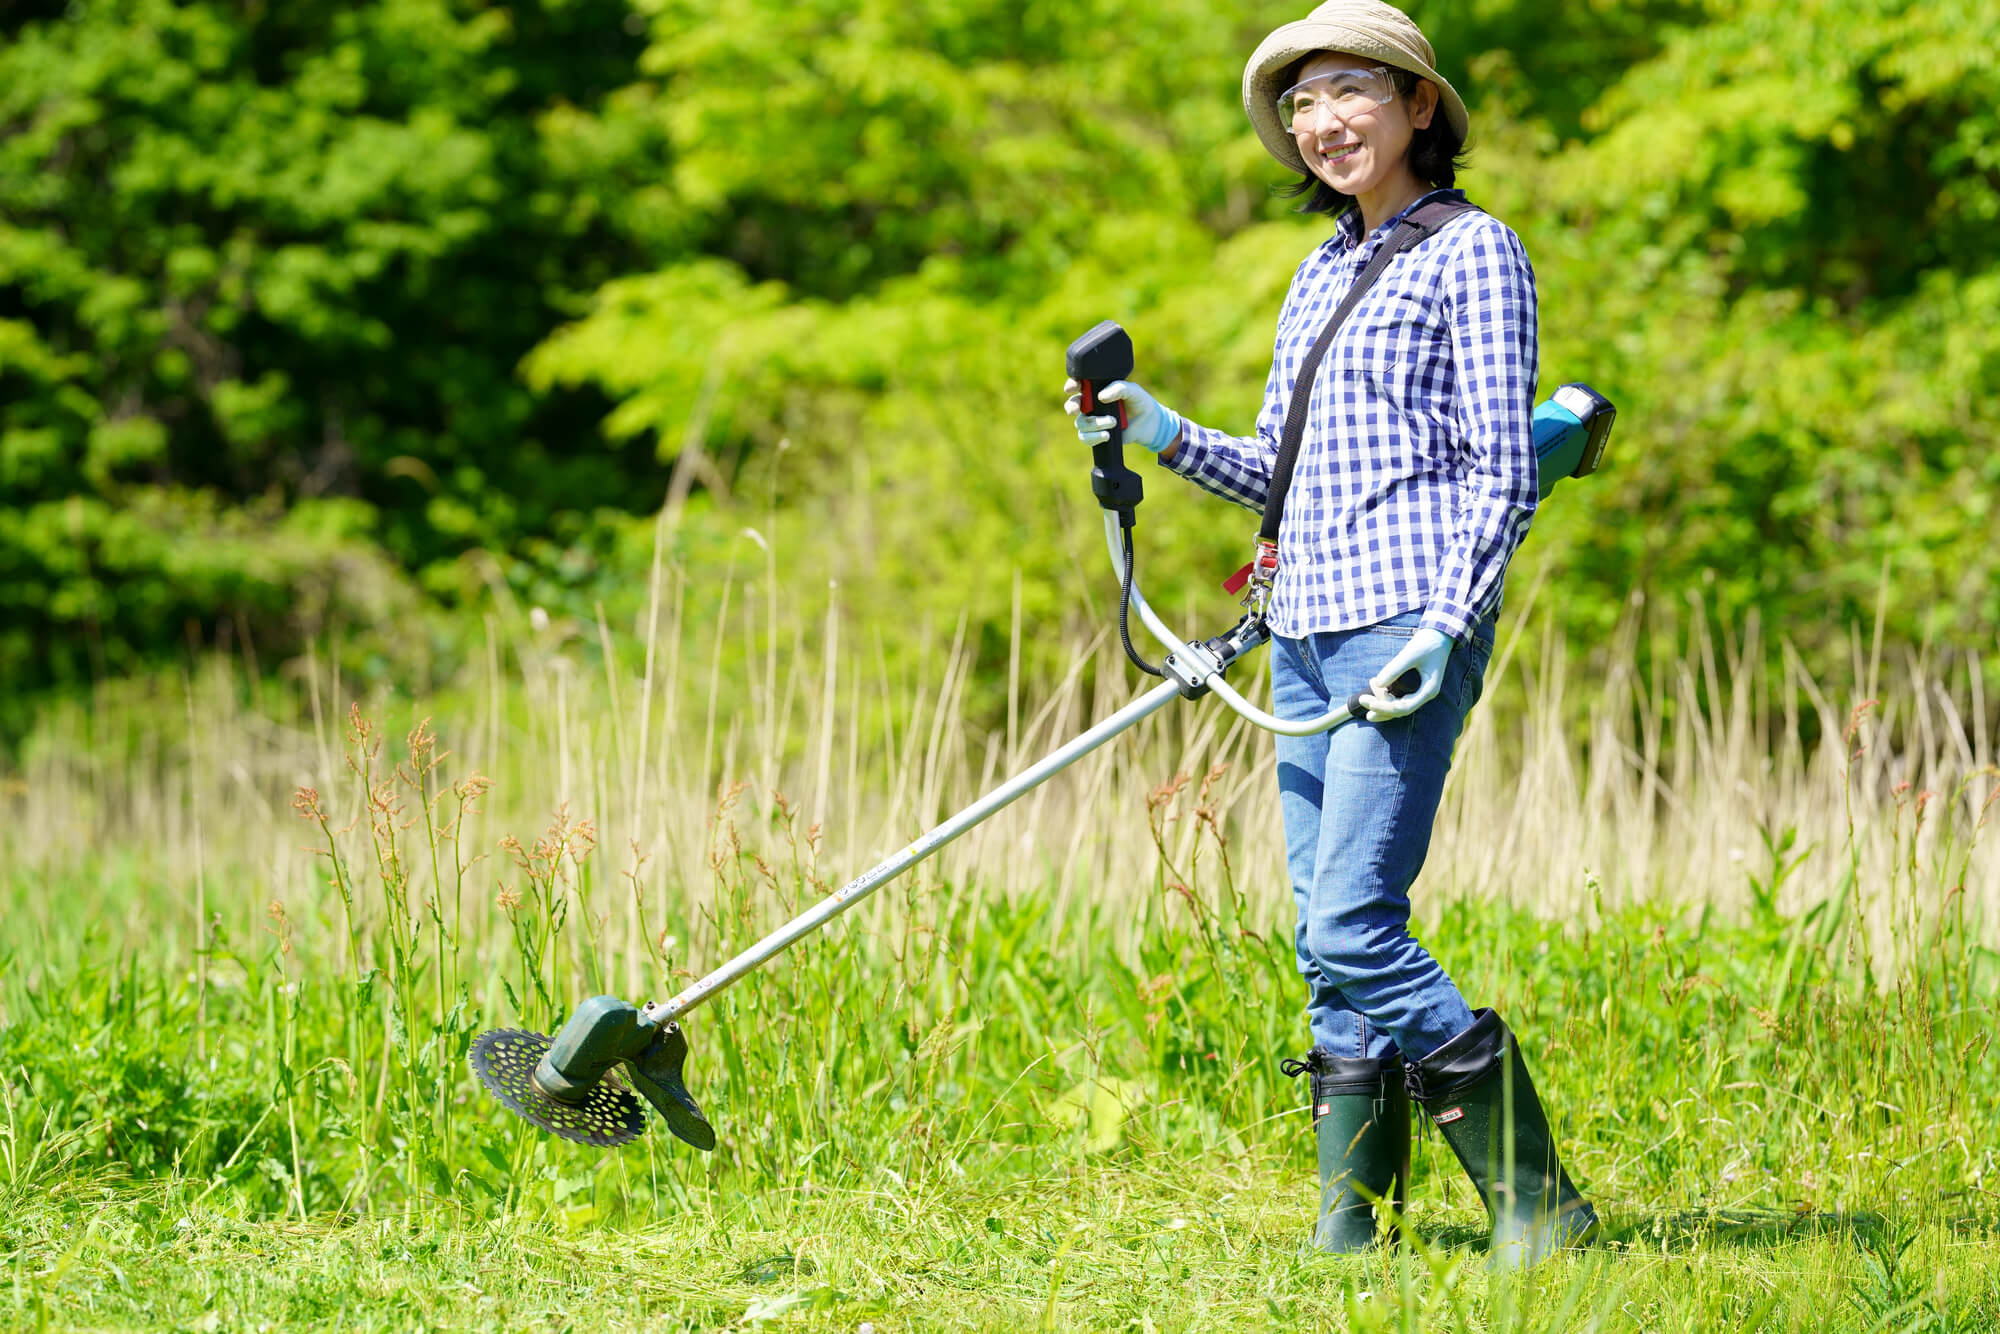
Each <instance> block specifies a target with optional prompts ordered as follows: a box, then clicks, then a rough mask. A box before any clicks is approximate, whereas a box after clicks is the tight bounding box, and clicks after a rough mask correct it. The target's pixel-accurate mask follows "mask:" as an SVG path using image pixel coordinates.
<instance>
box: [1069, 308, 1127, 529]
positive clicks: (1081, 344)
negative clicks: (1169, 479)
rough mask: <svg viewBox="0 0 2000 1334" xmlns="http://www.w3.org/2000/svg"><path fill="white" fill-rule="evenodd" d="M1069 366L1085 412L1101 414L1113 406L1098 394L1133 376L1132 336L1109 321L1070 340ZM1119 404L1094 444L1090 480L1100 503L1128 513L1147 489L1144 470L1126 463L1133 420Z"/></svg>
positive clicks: (1091, 454)
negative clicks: (1105, 431) (1113, 423)
mask: <svg viewBox="0 0 2000 1334" xmlns="http://www.w3.org/2000/svg"><path fill="white" fill-rule="evenodd" d="M1064 365H1065V366H1066V367H1067V369H1068V371H1069V378H1070V379H1072V380H1075V381H1076V382H1077V385H1078V394H1079V396H1080V398H1081V400H1082V409H1083V412H1084V414H1086V415H1089V416H1096V415H1098V414H1099V413H1101V412H1102V411H1103V410H1104V409H1105V408H1106V407H1107V406H1110V405H1107V404H1105V403H1104V402H1103V401H1102V400H1101V399H1099V398H1098V394H1099V393H1100V392H1101V391H1102V390H1103V388H1104V386H1106V385H1108V384H1110V383H1111V382H1112V381H1113V380H1124V379H1129V378H1130V377H1131V374H1132V336H1131V335H1130V334H1128V333H1126V332H1125V330H1124V329H1123V328H1121V327H1120V326H1119V324H1118V322H1117V321H1116V320H1105V321H1103V322H1102V323H1100V324H1098V325H1097V326H1096V327H1095V328H1093V329H1092V330H1091V331H1090V332H1089V333H1087V334H1085V335H1084V336H1083V337H1081V338H1079V339H1077V340H1076V341H1075V342H1074V343H1071V344H1070V345H1069V353H1068V355H1067V356H1066V357H1065V358H1064ZM1116 407H1117V411H1116V412H1115V413H1114V414H1113V415H1115V416H1116V417H1117V418H1118V424H1117V425H1116V426H1113V427H1112V428H1111V431H1110V434H1109V435H1108V436H1107V437H1106V438H1105V439H1104V440H1103V441H1101V442H1100V443H1098V444H1095V445H1092V446H1091V447H1090V461H1091V464H1092V465H1093V466H1092V469H1091V474H1090V485H1091V490H1092V491H1094V492H1096V494H1097V500H1098V503H1099V504H1101V505H1103V506H1104V507H1105V508H1106V509H1119V510H1124V511H1125V512H1126V514H1127V516H1128V518H1129V516H1130V513H1131V509H1132V507H1133V506H1134V505H1136V504H1138V503H1139V500H1140V498H1141V496H1142V495H1143V494H1144V488H1143V485H1142V484H1141V482H1140V480H1139V474H1138V473H1135V472H1133V471H1132V470H1131V469H1129V468H1127V467H1126V466H1125V428H1126V426H1128V425H1129V424H1130V422H1129V419H1128V418H1127V417H1126V415H1125V405H1124V404H1123V403H1118V404H1116Z"/></svg>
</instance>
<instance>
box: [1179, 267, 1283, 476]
mask: <svg viewBox="0 0 2000 1334" xmlns="http://www.w3.org/2000/svg"><path fill="white" fill-rule="evenodd" d="M1312 264H1313V259H1312V256H1310V255H1309V256H1307V257H1306V259H1305V260H1304V261H1303V262H1301V263H1300V265H1299V268H1298V272H1296V273H1294V274H1293V275H1292V285H1291V287H1290V288H1289V289H1288V290H1287V291H1286V292H1285V304H1284V305H1283V306H1281V307H1280V308H1279V310H1278V329H1279V332H1278V334H1277V335H1276V336H1275V337H1274V338H1273V339H1272V343H1271V373H1270V375H1269V376H1267V377H1266V378H1265V380H1264V406H1263V407H1262V408H1261V409H1259V410H1258V413H1257V430H1256V433H1255V434H1253V435H1230V434H1228V433H1227V432H1224V431H1218V430H1215V429H1214V428H1213V427H1208V426H1202V425H1200V424H1199V423H1197V422H1193V421H1189V420H1188V419H1187V418H1185V417H1183V418H1182V419H1181V447H1180V448H1179V449H1178V450H1176V451H1174V457H1173V459H1172V460H1171V461H1168V460H1164V459H1163V460H1162V461H1161V466H1162V467H1165V468H1167V469H1170V470H1171V471H1173V472H1177V473H1179V474H1180V475H1181V476H1183V477H1185V478H1187V479H1188V480H1189V481H1191V482H1193V483H1194V484H1195V485H1196V486H1198V487H1200V488H1201V489H1202V490H1204V491H1207V492H1208V493H1210V494H1211V495H1217V496H1221V497H1222V498H1223V499H1224V500H1229V501H1234V502H1235V503H1236V504H1238V505H1241V506H1242V507H1243V508H1245V509H1247V510H1254V511H1256V512H1257V513H1259V514H1262V513H1263V512H1264V501H1265V498H1266V497H1267V496H1269V494H1270V490H1271V469H1272V467H1273V466H1274V465H1275V464H1276V463H1277V459H1278V441H1279V439H1280V437H1281V436H1282V434H1283V432H1284V429H1285V409H1286V406H1287V404H1288V402H1289V399H1290V394H1291V385H1290V384H1288V383H1286V382H1285V381H1284V379H1283V378H1282V377H1283V374H1284V370H1283V367H1284V364H1285V357H1284V337H1285V336H1284V333H1283V330H1284V328H1285V324H1286V321H1287V320H1288V319H1289V318H1290V316H1291V313H1292V307H1293V306H1294V305H1295V304H1296V303H1297V302H1298V301H1299V300H1300V292H1299V289H1300V287H1301V285H1302V284H1303V283H1304V281H1305V276H1306V273H1307V271H1308V270H1309V269H1311V267H1312Z"/></svg>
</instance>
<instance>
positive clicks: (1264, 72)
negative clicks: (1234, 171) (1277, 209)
mask: <svg viewBox="0 0 2000 1334" xmlns="http://www.w3.org/2000/svg"><path fill="white" fill-rule="evenodd" d="M1320 51H1346V52H1350V53H1352V54H1354V55H1357V56H1362V57H1364V58H1366V59H1368V60H1374V61H1379V62H1380V63H1382V64H1384V65H1389V66H1392V67H1394V68H1396V69H1400V70H1407V71H1408V72H1410V73H1411V74H1414V75H1416V76H1417V77H1418V78H1420V79H1428V80H1430V81H1431V82H1432V83H1434V84H1436V85H1437V89H1438V106H1439V107H1440V108H1441V109H1442V110H1443V111H1444V115H1445V119H1446V120H1447V121H1449V122H1450V123H1451V127H1452V128H1453V129H1454V130H1457V131H1458V135H1459V138H1460V139H1461V140H1465V141H1468V142H1469V141H1470V140H1471V138H1472V120H1471V117H1469V116H1468V115H1467V114H1466V111H1465V100H1464V99H1463V98H1461V97H1460V96H1459V95H1458V90H1457V89H1456V88H1453V87H1452V86H1451V84H1450V83H1449V82H1448V81H1447V80H1446V79H1445V77H1444V76H1443V75H1442V74H1439V73H1438V72H1437V71H1436V70H1434V69H1432V68H1431V67H1430V66H1429V65H1426V64H1425V63H1424V62H1423V61H1421V60H1419V59H1417V58H1416V57H1415V56H1413V55H1411V54H1410V53H1409V52H1407V51H1403V50H1400V49H1398V48H1397V47H1394V46H1391V45H1390V44H1389V43H1387V42H1385V41H1383V40H1382V39H1381V38H1380V37H1379V36H1377V35H1375V34H1372V33H1368V32H1363V31H1361V30H1359V29H1356V28H1351V27H1349V26H1348V25H1347V24H1345V23H1341V22H1339V21H1338V20H1335V19H1313V18H1307V19H1300V20H1299V21H1298V22H1296V23H1287V24H1286V25H1285V26H1284V27H1282V28H1278V29H1276V30H1275V31H1273V32H1272V33H1271V35H1270V36H1269V37H1266V38H1265V39H1264V40H1263V42H1261V43H1260V44H1259V45H1258V47H1257V49H1256V51H1255V52H1253V53H1252V54H1251V56H1250V62H1249V63H1248V64H1247V65H1245V66H1244V67H1243V110H1244V112H1245V113H1246V114H1248V115H1249V117H1250V124H1251V125H1252V126H1253V127H1254V128H1255V129H1256V131H1257V138H1258V139H1259V140H1260V141H1261V142H1262V143H1263V145H1264V149H1265V151H1266V152H1268V153H1270V155H1271V156H1272V157H1274V158H1276V159H1277V160H1278V161H1279V162H1280V163H1282V164H1283V165H1285V166H1287V167H1290V168H1291V169H1292V170H1293V171H1296V172H1299V173H1301V174H1302V175H1307V176H1310V175H1311V174H1312V173H1311V172H1310V171H1309V170H1308V169H1307V167H1306V162H1305V159H1304V158H1302V157H1300V156H1299V146H1298V143H1297V141H1296V140H1294V139H1293V138H1292V136H1291V132H1290V131H1288V130H1286V129H1285V126H1284V122H1282V121H1280V120H1279V119H1278V94H1280V93H1282V92H1284V91H1285V90H1284V88H1283V87H1281V86H1280V82H1281V81H1282V80H1283V78H1284V77H1285V71H1287V70H1289V69H1290V68H1291V67H1292V66H1293V65H1295V64H1297V63H1298V62H1299V61H1300V60H1303V59H1304V58H1305V57H1307V56H1309V55H1313V54H1315V53H1316V52H1320Z"/></svg>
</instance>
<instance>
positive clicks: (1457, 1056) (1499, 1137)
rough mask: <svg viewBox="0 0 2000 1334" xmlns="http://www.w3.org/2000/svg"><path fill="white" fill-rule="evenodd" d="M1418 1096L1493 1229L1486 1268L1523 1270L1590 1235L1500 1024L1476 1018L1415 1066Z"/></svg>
mask: <svg viewBox="0 0 2000 1334" xmlns="http://www.w3.org/2000/svg"><path fill="white" fill-rule="evenodd" d="M1416 1076H1417V1078H1416V1081H1415V1083H1416V1084H1417V1085H1418V1086H1419V1087H1418V1089H1417V1090H1416V1091H1417V1096H1418V1097H1419V1099H1420V1100H1421V1101H1422V1103H1423V1106H1424V1111H1425V1112H1426V1114H1428V1115H1429V1117H1430V1119H1431V1124H1433V1125H1435V1126H1436V1127H1437V1128H1438V1129H1439V1130H1440V1131H1441V1132H1443V1134H1444V1138H1445V1143H1447V1144H1449V1145H1451V1150H1452V1152H1453V1153H1454V1154H1456V1155H1457V1157H1458V1161H1459V1165H1460V1166H1461V1167H1463V1168H1464V1169H1465V1174H1466V1175H1467V1176H1468V1177H1470V1178H1471V1179H1472V1184H1473V1185H1474V1186H1475V1187H1477V1188H1478V1191H1479V1196H1480V1198H1481V1199H1482V1200H1484V1201H1485V1202H1486V1211H1487V1214H1488V1215H1489V1216H1490V1217H1491V1218H1492V1220H1493V1242H1492V1249H1491V1252H1490V1259H1489V1264H1490V1265H1491V1267H1493V1268H1495V1269H1523V1268H1527V1267H1528V1266H1531V1265H1534V1264H1538V1263H1540V1262H1541V1261H1542V1260H1543V1259H1544V1258H1545V1257H1547V1256H1548V1255H1549V1254H1551V1253H1552V1252H1554V1251H1556V1250H1558V1249H1560V1248H1562V1247H1565V1246H1581V1245H1584V1244H1586V1243H1588V1242H1589V1241H1590V1240H1591V1239H1592V1238H1593V1237H1594V1236H1595V1235H1596V1233H1597V1230H1598V1221H1597V1211H1596V1210H1595V1209H1593V1208H1591V1207H1590V1202H1589V1201H1588V1200H1585V1199H1584V1198H1583V1196H1582V1195H1580V1194H1578V1193H1577V1189H1576V1187H1575V1186H1574V1185H1572V1184H1571V1183H1570V1179H1569V1173H1568V1172H1566V1171H1564V1170H1563V1165H1562V1160H1561V1158H1560V1157H1559V1156H1558V1155H1557V1153H1556V1141H1555V1133H1554V1132H1553V1131H1552V1130H1550V1129H1549V1118H1548V1114H1547V1113H1546V1112H1544V1111H1543V1110H1542V1102H1541V1099H1540V1098H1539V1097H1537V1096H1536V1094H1535V1083H1534V1080H1533V1079H1531V1078H1530V1077H1529V1075H1528V1067H1527V1063H1526V1062H1525V1061H1523V1060H1522V1059H1521V1058H1520V1054H1519V1051H1518V1049H1517V1048H1516V1046H1515V1043H1514V1035H1513V1034H1512V1033H1510V1032H1508V1031H1507V1025H1506V1024H1504V1023H1502V1022H1501V1020H1500V1016H1499V1015H1497V1014H1495V1013H1493V1011H1491V1010H1479V1011H1477V1012H1476V1013H1475V1015H1474V1022H1473V1025H1472V1027H1470V1028H1468V1029H1466V1030H1465V1031H1464V1032H1463V1033H1460V1034H1459V1035H1458V1036H1457V1037H1455V1038H1453V1039H1452V1040H1451V1041H1449V1042H1447V1043H1445V1044H1444V1045H1443V1046H1442V1047H1439V1048H1438V1049H1437V1050H1436V1051H1434V1052H1432V1053H1431V1054H1430V1055H1428V1056H1426V1057H1424V1058H1423V1059H1422V1060H1421V1061H1418V1062H1417V1064H1416Z"/></svg>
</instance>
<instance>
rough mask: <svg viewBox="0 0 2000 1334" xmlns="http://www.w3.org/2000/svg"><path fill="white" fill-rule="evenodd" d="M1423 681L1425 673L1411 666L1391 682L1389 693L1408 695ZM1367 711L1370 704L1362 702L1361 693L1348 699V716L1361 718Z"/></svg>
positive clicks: (1401, 695) (1398, 695)
mask: <svg viewBox="0 0 2000 1334" xmlns="http://www.w3.org/2000/svg"><path fill="white" fill-rule="evenodd" d="M1423 683H1424V678H1423V674H1422V673H1421V672H1419V671H1418V670H1417V669H1416V668H1414V667H1412V668H1410V670H1409V671H1407V672H1404V673H1403V674H1402V675H1401V676H1399V677H1397V678H1396V679H1395V680H1394V681H1392V682H1390V684H1389V693H1390V694H1391V695H1394V696H1396V697H1397V698H1399V699H1400V698H1401V697H1403V696H1404V695H1407V694H1409V693H1410V692H1411V691H1413V690H1415V689H1416V688H1417V687H1418V686H1420V685H1422V684H1423ZM1367 712H1368V706H1367V705H1366V704H1363V703H1362V702H1361V696H1360V695H1359V694H1356V695H1354V696H1353V697H1351V698H1350V699H1349V700H1348V701H1347V716H1348V717H1349V718H1360V717H1362V716H1364V715H1365V714H1366V713H1367Z"/></svg>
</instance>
